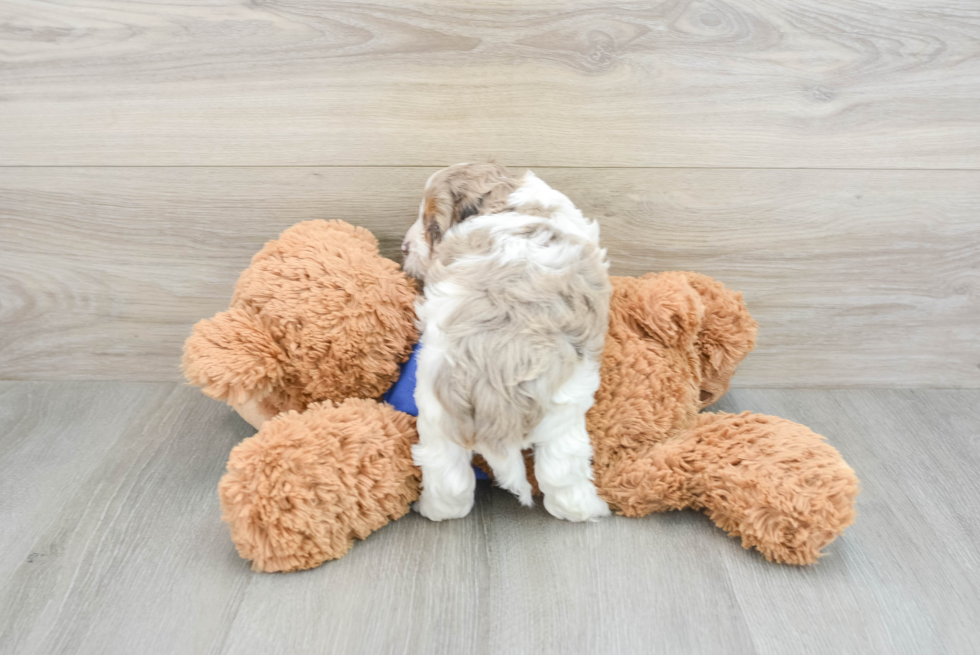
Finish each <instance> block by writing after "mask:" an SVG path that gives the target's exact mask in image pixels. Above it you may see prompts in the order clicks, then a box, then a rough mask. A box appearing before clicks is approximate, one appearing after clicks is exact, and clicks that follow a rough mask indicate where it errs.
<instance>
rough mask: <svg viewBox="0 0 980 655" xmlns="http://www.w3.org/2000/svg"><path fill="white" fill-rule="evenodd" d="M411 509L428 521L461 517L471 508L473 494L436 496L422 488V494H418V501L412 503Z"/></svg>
mask: <svg viewBox="0 0 980 655" xmlns="http://www.w3.org/2000/svg"><path fill="white" fill-rule="evenodd" d="M412 509H413V510H415V511H416V512H418V513H419V514H421V515H422V516H424V517H425V518H427V519H429V520H430V521H445V520H448V519H461V518H463V517H464V516H466V515H467V514H469V513H470V510H471V509H473V496H472V495H467V496H457V497H448V496H436V495H435V494H433V493H426V491H425V489H423V490H422V495H421V496H419V500H418V502H416V503H414V504H413V505H412Z"/></svg>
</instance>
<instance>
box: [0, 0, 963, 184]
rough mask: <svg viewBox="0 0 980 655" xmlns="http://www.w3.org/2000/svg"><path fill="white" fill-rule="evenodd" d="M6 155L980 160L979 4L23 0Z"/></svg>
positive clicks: (941, 0) (391, 161)
mask: <svg viewBox="0 0 980 655" xmlns="http://www.w3.org/2000/svg"><path fill="white" fill-rule="evenodd" d="M0 25H2V27H0V58H2V59H0V62H2V66H0V90H2V91H0V125H2V126H3V132H4V134H3V143H2V146H0V164H7V165H13V164H19V165H151V164H155V165H195V166H196V165H204V164H213V165H313V164H320V165H322V164H325V165H425V166H436V165H441V164H444V163H446V162H453V161H463V160H469V159H474V158H479V157H484V156H486V155H488V154H495V155H497V156H498V157H499V158H501V159H502V160H504V161H519V162H523V163H526V164H529V165H534V166H548V165H551V166H556V165H560V166H711V167H726V166H727V167H745V166H762V167H817V168H827V167H848V168H873V167H879V168H880V167H887V168H923V167H924V168H971V169H973V168H976V167H977V166H978V162H980V85H978V84H977V80H978V79H980V57H978V54H980V6H978V5H977V3H976V2H975V1H974V0H889V1H888V2H864V1H861V0H836V1H835V2H825V1H822V0H774V1H765V0H728V1H722V0H654V1H653V2H647V3H639V4H638V3H627V2H614V3H608V2H596V1H594V0H589V1H581V0H578V1H574V2H558V1H556V0H533V1H531V2H521V3H510V2H456V3H452V4H448V3H442V2H425V1H422V0H419V1H416V2H407V1H395V2H384V3H371V2H311V1H309V0H266V1H263V2H250V3H240V2H237V1H233V0H222V1H219V2H213V3H212V2H209V3H206V4H205V3H194V2H191V3H187V2H177V1H176V0H169V1H167V0H164V1H161V2H154V3H135V4H134V3H130V2H125V1H122V0H93V1H91V2H86V3H84V4H75V3H55V2H35V1H32V0H4V1H3V2H2V3H0Z"/></svg>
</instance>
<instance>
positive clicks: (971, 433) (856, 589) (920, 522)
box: [719, 389, 980, 655]
mask: <svg viewBox="0 0 980 655" xmlns="http://www.w3.org/2000/svg"><path fill="white" fill-rule="evenodd" d="M977 400H978V398H977V392H976V391H967V390H944V391H932V390H915V391H913V390H869V389H861V390H847V391H844V390H834V391H817V390H806V391H789V390H766V391H761V390H741V389H740V390H737V391H735V392H734V393H732V394H729V396H727V397H726V398H724V399H722V401H721V402H720V403H719V409H723V410H728V411H739V410H745V409H751V410H753V411H759V412H762V413H767V414H774V415H778V416H783V417H785V418H788V419H791V420H795V421H798V422H801V423H804V424H806V425H809V426H810V427H811V428H813V429H814V430H815V431H817V432H819V433H821V434H823V435H825V436H827V437H828V438H829V439H830V441H831V443H832V444H833V445H834V446H835V447H836V448H837V449H838V450H840V452H841V454H842V455H843V456H844V458H845V459H846V460H847V461H848V462H849V463H850V464H851V466H852V467H853V468H854V469H855V471H856V472H857V474H858V477H860V478H861V481H862V492H861V495H860V496H859V497H858V519H857V522H856V523H855V524H854V525H853V526H851V527H850V528H848V530H847V532H846V533H845V535H844V537H843V538H841V539H840V540H839V541H837V542H835V543H834V544H833V545H832V546H831V547H830V549H829V553H828V554H827V556H826V557H825V558H824V559H823V560H821V561H820V562H819V563H818V564H817V565H816V566H815V567H811V568H805V569H797V568H789V567H782V568H775V569H771V570H767V571H766V574H764V575H758V570H757V567H756V566H755V562H753V561H752V560H750V559H749V558H745V557H738V556H734V557H727V558H725V564H726V570H727V572H728V574H729V575H730V576H731V578H732V580H733V581H737V582H735V583H734V585H733V586H734V589H735V593H736V595H737V596H738V603H739V607H740V608H741V610H742V612H743V613H744V615H745V620H746V622H747V625H748V626H749V631H750V632H751V634H752V637H753V643H754V644H755V646H756V648H757V652H759V653H760V654H771V655H779V654H781V653H789V652H815V653H845V652H847V653H940V652H948V653H971V652H976V651H977V650H978V649H980V632H978V631H977V630H976V628H975V623H976V621H975V620H974V618H973V617H974V616H975V615H976V612H977V606H976V604H977V602H978V599H980V596H978V594H977V590H978V589H980V577H978V575H977V572H978V571H980V555H978V553H977V549H976V548H975V544H976V543H977V539H978V538H980V530H978V526H977V523H976V521H975V520H973V519H972V518H971V513H973V512H976V511H977V507H978V503H980V483H978V482H977V479H976V474H975V471H976V470H977V466H978V465H980V456H978V452H977V449H976V435H977V433H978V431H980V411H978V410H977V407H978V405H977ZM762 599H765V600H762ZM939 608H942V609H939ZM787 626H792V629H791V630H787Z"/></svg>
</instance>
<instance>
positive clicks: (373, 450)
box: [185, 230, 859, 571]
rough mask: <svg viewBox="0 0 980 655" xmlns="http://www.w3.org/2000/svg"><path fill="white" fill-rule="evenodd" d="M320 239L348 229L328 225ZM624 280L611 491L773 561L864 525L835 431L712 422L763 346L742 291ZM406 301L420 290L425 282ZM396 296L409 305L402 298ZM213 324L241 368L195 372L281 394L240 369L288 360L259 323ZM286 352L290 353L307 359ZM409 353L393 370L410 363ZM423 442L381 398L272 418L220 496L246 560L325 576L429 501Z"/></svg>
mask: <svg viewBox="0 0 980 655" xmlns="http://www.w3.org/2000/svg"><path fill="white" fill-rule="evenodd" d="M316 238H318V239H326V240H327V241H331V240H333V239H335V238H339V239H346V238H347V236H346V235H341V234H338V233H337V232H336V230H329V231H323V232H320V233H318V236H317V237H316ZM294 247H295V250H294V251H292V252H286V251H285V250H284V251H283V252H282V253H281V254H282V256H283V258H284V260H288V259H291V258H294V257H295V258H299V259H304V258H312V259H316V258H318V257H321V256H323V254H324V253H329V252H332V247H331V246H329V245H327V244H320V245H314V244H310V243H307V244H305V245H302V246H301V245H300V244H299V243H296V244H295V245H294ZM377 260H381V257H380V255H377V254H376V253H374V254H371V255H370V256H365V257H364V258H363V259H362V260H361V265H362V266H363V267H364V270H365V271H369V273H366V274H365V275H364V276H363V277H359V278H358V279H360V280H361V284H362V285H363V287H364V288H363V289H362V292H367V291H368V289H370V287H371V286H372V283H371V282H370V278H371V277H372V276H373V277H374V278H375V279H376V282H375V283H374V284H375V285H377V287H378V288H377V289H375V290H374V292H373V293H380V292H381V291H382V290H383V289H385V288H387V287H390V286H391V285H392V284H394V281H393V280H392V279H391V278H390V277H389V275H390V273H389V272H390V271H391V270H393V269H392V268H390V267H389V265H388V264H384V263H383V262H380V261H377ZM307 266H309V267H311V268H313V269H319V268H320V267H321V264H319V263H317V262H313V261H311V262H308V263H307ZM338 270H343V269H338ZM348 274H349V271H348V273H345V274H343V275H341V277H340V279H341V280H345V279H347V275H348ZM612 286H613V295H612V299H611V303H610V327H609V332H608V334H607V336H606V341H605V349H604V351H603V357H602V369H601V379H602V382H601V386H600V389H599V391H598V393H597V394H596V399H595V405H594V406H593V408H592V409H591V410H590V412H589V415H588V425H589V431H590V437H591V440H592V446H593V451H594V462H593V468H594V475H595V482H596V486H597V488H598V490H599V493H600V495H601V496H602V497H603V498H604V499H605V500H606V501H607V502H608V503H609V505H610V506H611V507H612V508H613V509H614V510H615V511H616V512H618V513H620V514H624V515H626V516H643V515H645V514H649V513H651V512H660V511H667V510H673V509H681V508H685V507H689V508H693V509H698V510H703V511H704V512H705V513H706V514H707V515H708V516H709V517H710V518H711V519H712V520H713V521H714V522H715V523H716V524H717V525H718V526H719V527H721V528H722V529H723V530H726V531H727V532H729V533H730V534H731V535H732V536H737V537H740V538H741V540H742V545H743V546H745V547H746V548H755V549H757V550H758V551H759V552H761V553H762V554H763V555H764V556H765V557H766V558H767V559H769V560H771V561H775V562H783V563H789V564H809V563H812V562H814V561H816V559H817V558H818V557H819V556H820V554H821V551H822V550H823V549H824V548H825V547H826V546H827V544H828V543H830V542H831V541H833V539H835V538H836V537H837V536H839V535H840V534H841V533H842V532H843V531H844V528H846V527H847V526H848V525H849V524H850V523H852V522H853V521H854V518H855V510H854V500H855V497H856V496H857V493H858V489H859V486H858V480H857V478H856V476H855V475H854V472H853V471H852V470H851V468H850V467H849V466H848V465H847V464H846V463H845V462H844V460H843V459H842V458H841V456H840V454H839V453H838V452H837V451H836V450H834V448H832V447H831V446H830V445H828V444H827V443H826V441H825V440H824V439H823V437H821V436H819V435H817V434H815V433H813V432H812V431H810V430H809V429H807V428H806V427H804V426H802V425H799V424H796V423H792V422H790V421H787V420H784V419H780V418H776V417H771V416H762V415H756V414H751V413H743V414H739V415H732V414H712V413H699V410H700V409H702V408H703V407H704V406H705V404H707V403H709V402H711V401H713V400H715V399H717V398H718V397H719V396H720V395H721V394H723V393H724V391H725V390H726V389H727V388H728V382H729V379H730V377H731V375H732V373H733V372H734V370H735V367H736V366H737V364H738V363H739V362H740V361H741V360H742V358H743V357H744V356H745V355H746V354H747V353H748V352H749V351H750V350H751V349H752V346H753V344H754V338H755V331H756V325H755V322H754V321H753V320H752V318H751V316H750V315H749V313H748V311H747V310H746V308H745V305H744V303H743V302H742V298H741V295H740V294H736V293H733V292H731V291H729V290H728V289H726V288H725V287H724V286H723V285H721V284H720V283H718V282H716V281H714V280H711V279H710V278H707V277H705V276H701V275H697V274H693V273H660V274H650V275H646V276H643V277H642V278H612ZM332 287H333V284H332V283H331V280H330V277H329V275H327V276H321V277H320V278H319V282H318V284H317V285H314V286H311V287H310V289H311V291H314V293H311V294H309V295H306V296H303V297H301V298H292V300H291V301H292V303H293V304H292V305H291V311H292V312H293V313H294V314H296V315H305V313H306V312H307V311H308V309H307V308H306V307H305V306H304V303H312V304H317V303H319V300H318V298H317V291H318V290H320V289H330V288H332ZM389 291H390V289H389ZM405 292H406V293H409V294H410V293H411V291H410V286H407V287H405ZM394 295H395V297H396V298H399V299H401V298H402V292H401V291H399V292H398V293H396V294H394ZM385 306H386V307H389V306H388V305H385ZM393 307H401V308H402V309H401V311H402V312H403V314H404V315H403V317H402V318H403V319H404V321H405V323H410V322H411V320H412V318H413V317H412V309H411V303H403V302H401V300H399V302H397V303H395V304H394V305H392V306H390V307H389V308H390V309H391V311H395V310H394V309H393ZM288 310H289V308H288V307H284V308H283V312H286V313H288ZM337 316H342V317H343V318H337V323H336V326H335V329H336V330H338V331H341V332H343V329H344V328H343V325H344V324H345V322H346V323H353V324H354V325H351V329H352V330H353V329H355V328H356V323H357V321H356V320H355V319H354V318H353V317H352V316H351V315H350V314H348V313H347V312H343V313H338V315H337ZM405 323H403V322H401V321H397V320H389V321H385V322H384V323H380V325H381V326H382V327H378V328H376V329H381V330H388V331H390V334H388V335H387V336H388V337H392V335H393V334H401V335H402V336H405V333H404V332H403V330H404V327H403V326H404V325H405ZM209 325H210V326H211V331H210V332H209V336H208V341H209V342H211V343H212V344H217V345H224V346H225V347H226V348H227V349H228V351H229V352H227V353H225V356H226V357H227V358H228V359H225V360H224V361H228V362H230V363H231V364H232V366H229V368H228V369H227V370H222V369H220V365H219V364H218V363H217V362H214V361H212V362H211V363H210V366H211V367H212V368H211V369H210V371H211V373H210V375H208V376H205V377H203V378H196V379H201V380H203V381H205V382H206V383H208V384H217V386H219V387H220V388H227V389H242V390H247V389H250V388H251V389H253V392H254V393H272V394H279V393H282V392H281V391H279V390H277V389H271V390H266V388H265V387H262V386H261V385H258V386H257V385H255V379H256V377H258V378H260V379H263V376H262V375H258V376H256V375H253V374H252V371H253V370H254V369H253V368H252V367H249V366H235V365H234V364H235V363H237V362H239V361H244V362H249V363H252V362H256V361H258V362H260V363H261V362H264V361H265V360H266V359H272V358H273V357H272V355H270V354H269V352H268V351H267V350H266V349H265V348H266V347H267V346H268V342H267V341H264V340H262V339H259V340H258V342H256V341H254V337H251V336H249V337H247V338H243V336H242V335H250V334H251V331H252V329H253V327H254V325H255V323H254V322H253V321H245V322H243V323H237V322H234V321H228V322H212V323H210V324H209ZM352 333H353V332H352ZM385 336H386V335H375V336H374V340H372V341H371V342H368V341H362V342H361V343H360V344H358V343H356V342H354V341H349V342H348V343H349V344H350V347H351V348H353V349H354V350H355V351H356V350H358V349H365V350H368V349H372V348H374V347H375V346H374V344H375V343H377V341H376V340H377V339H379V338H381V342H382V343H387V342H386V341H384V338H383V337H385ZM196 338H198V335H197V332H196V333H195V336H193V337H192V339H196ZM392 339H393V340H394V337H392ZM256 343H258V344H262V346H261V347H258V346H257V345H256ZM283 346H284V344H282V343H279V344H278V347H279V348H280V349H282V348H283ZM285 346H286V348H285V350H284V351H283V352H292V350H291V349H290V348H289V347H288V344H285ZM215 347H216V346H215ZM273 352H275V351H273ZM398 352H400V351H398V350H397V349H394V353H398ZM187 353H188V354H187V356H186V358H185V365H186V366H187V369H188V370H191V371H193V370H197V366H198V364H199V362H197V361H196V358H197V357H198V356H203V357H205V358H207V357H209V356H210V353H211V350H210V349H209V348H205V349H198V348H189V349H188V350H187ZM394 353H393V354H392V355H391V360H392V361H396V360H397V359H399V357H400V355H399V354H394ZM365 356H366V355H365ZM278 357H279V355H278V353H276V355H275V359H276V361H281V360H279V359H278ZM287 359H288V358H287ZM307 365H308V364H307ZM258 370H260V371H264V370H265V369H264V368H263V367H262V366H259V367H258ZM278 379H281V378H278ZM364 379H365V378H362V380H364ZM214 381H217V382H214ZM380 386H382V385H380V384H378V385H374V384H372V385H368V384H366V383H365V386H364V387H363V388H362V389H358V390H355V391H356V392H355V393H351V395H352V396H355V395H356V396H361V397H366V396H370V395H371V394H373V393H375V391H376V390H377V389H378V388H379V387H380ZM260 389H262V391H258V390H260ZM243 394H244V395H246V396H247V395H248V392H247V391H243ZM299 398H300V401H301V399H302V397H299ZM296 409H297V410H300V409H302V408H300V407H297V408H296ZM416 440H417V434H416V432H415V429H414V426H413V425H412V421H411V419H410V418H409V417H407V416H405V415H402V414H400V413H398V412H396V411H395V410H393V409H391V408H389V407H386V406H384V405H381V404H379V403H376V402H375V401H373V400H358V401H348V402H346V403H343V404H342V405H341V406H340V407H335V406H334V405H332V404H329V403H324V404H323V405H314V406H312V407H311V408H310V409H307V410H306V411H305V412H302V411H292V412H289V413H287V414H283V415H281V416H279V417H277V418H275V419H274V420H272V421H268V422H267V423H265V424H264V425H263V426H262V428H261V429H260V430H259V432H258V434H256V435H255V436H254V437H251V438H249V439H246V440H245V441H243V442H242V443H241V444H240V445H239V446H237V447H236V448H235V449H234V450H233V451H232V456H231V458H230V460H229V466H228V473H227V474H226V476H225V478H224V479H223V480H222V483H221V485H220V488H219V493H220V496H221V503H222V507H223V510H224V519H225V520H226V521H227V522H228V524H229V526H230V528H231V534H232V539H233V541H234V542H235V545H236V546H237V547H238V550H239V553H240V554H241V555H242V557H244V558H247V559H250V560H252V565H253V568H255V569H257V570H262V571H292V570H298V569H303V568H310V567H314V566H318V565H319V564H320V563H322V562H324V561H327V560H329V559H334V558H336V557H340V556H341V555H343V554H344V553H345V552H346V551H347V549H348V548H349V547H350V543H351V542H352V540H354V539H357V538H365V537H366V536H367V534H368V533H369V532H370V531H372V530H375V529H377V528H379V527H381V525H383V524H384V523H386V522H387V521H388V520H391V519H393V518H397V517H398V516H401V515H403V514H404V513H405V512H407V511H408V509H409V505H410V503H412V502H413V501H415V500H416V499H417V497H418V488H419V487H418V481H419V471H418V469H417V468H415V466H414V465H413V463H412V460H411V454H410V448H411V446H412V444H413V443H415V442H416Z"/></svg>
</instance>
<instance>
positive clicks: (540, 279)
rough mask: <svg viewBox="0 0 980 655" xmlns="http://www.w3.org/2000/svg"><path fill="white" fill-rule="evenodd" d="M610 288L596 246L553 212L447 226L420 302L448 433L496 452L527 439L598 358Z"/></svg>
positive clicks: (469, 445) (469, 446)
mask: <svg viewBox="0 0 980 655" xmlns="http://www.w3.org/2000/svg"><path fill="white" fill-rule="evenodd" d="M610 293H611V287H610V285H609V281H608V275H607V271H606V264H605V262H604V255H603V252H602V251H600V250H599V248H598V246H597V245H596V244H595V243H593V242H591V241H589V240H587V239H585V238H582V237H581V236H578V235H575V234H570V233H567V232H563V231H561V230H557V229H555V228H554V227H553V226H552V225H549V223H548V221H547V220H542V219H541V218H535V217H532V216H527V215H521V214H516V213H514V214H499V215H497V216H489V217H478V218H472V219H470V221H469V222H468V223H465V224H463V225H460V226H459V227H458V228H457V229H456V230H453V231H450V232H449V233H448V234H447V235H446V238H445V240H444V242H443V243H442V244H441V246H440V249H439V252H438V257H437V260H436V261H435V262H434V265H433V267H432V268H431V269H430V271H429V276H428V278H427V280H426V291H425V296H426V300H425V304H424V306H423V307H422V308H420V318H421V319H422V320H423V322H424V323H425V325H426V328H425V332H424V333H423V334H424V336H423V338H424V346H425V348H436V349H437V350H438V351H441V354H442V355H443V356H442V357H440V358H439V361H438V364H437V367H438V368H437V369H436V371H435V375H434V385H433V392H434V394H435V396H436V398H437V399H438V401H439V403H440V404H441V405H442V407H443V408H444V410H445V412H446V415H445V420H446V422H447V424H446V425H444V429H445V430H446V433H447V434H449V435H451V436H452V438H453V439H454V440H455V441H456V442H457V443H458V444H459V445H461V446H463V447H464V448H467V449H474V450H477V451H479V452H488V451H489V452H491V453H494V454H496V455H498V456H503V455H504V454H505V453H506V452H507V451H512V450H513V449H515V448H518V449H519V448H521V447H523V446H524V444H525V440H526V439H527V437H528V434H529V433H530V432H531V430H532V429H533V428H534V427H535V426H536V425H537V424H538V423H539V422H540V421H541V419H542V417H543V416H544V415H545V413H547V412H548V411H550V409H551V408H552V407H553V406H554V405H555V404H561V403H562V402H567V401H563V399H562V398H561V397H560V394H559V390H560V389H561V387H562V385H564V384H565V383H566V382H567V381H568V380H569V379H570V378H571V377H572V375H573V373H574V371H575V370H576V367H577V366H580V365H581V364H583V363H585V362H595V361H597V360H598V359H599V357H600V355H601V351H602V346H603V341H604V338H605V332H606V327H607V323H608V306H609V296H610ZM433 326H438V327H437V328H436V329H435V332H436V334H432V332H433ZM423 352H424V350H423ZM432 354H435V353H432ZM433 363H435V362H433Z"/></svg>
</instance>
